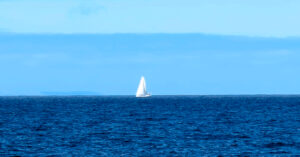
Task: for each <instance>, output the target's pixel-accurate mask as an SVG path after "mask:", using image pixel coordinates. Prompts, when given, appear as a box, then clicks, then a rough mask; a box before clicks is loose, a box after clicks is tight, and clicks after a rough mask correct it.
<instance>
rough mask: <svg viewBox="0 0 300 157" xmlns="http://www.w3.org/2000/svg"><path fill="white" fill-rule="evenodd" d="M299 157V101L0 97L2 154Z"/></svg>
mask: <svg viewBox="0 0 300 157" xmlns="http://www.w3.org/2000/svg"><path fill="white" fill-rule="evenodd" d="M13 155H17V156H30V155H32V156H47V155H49V156H68V155H74V156H203V155H207V156H218V155H220V156H228V155H241V156H257V155H260V156H276V155H279V156H290V155H295V156H296V155H300V96H156V97H155V96H154V97H151V98H140V99H137V98H134V97H126V96H123V97H0V156H13Z"/></svg>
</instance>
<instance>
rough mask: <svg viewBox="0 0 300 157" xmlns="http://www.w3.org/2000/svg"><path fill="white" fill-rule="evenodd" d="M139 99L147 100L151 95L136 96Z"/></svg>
mask: <svg viewBox="0 0 300 157" xmlns="http://www.w3.org/2000/svg"><path fill="white" fill-rule="evenodd" d="M136 97H137V98H146V97H151V95H150V94H148V95H136Z"/></svg>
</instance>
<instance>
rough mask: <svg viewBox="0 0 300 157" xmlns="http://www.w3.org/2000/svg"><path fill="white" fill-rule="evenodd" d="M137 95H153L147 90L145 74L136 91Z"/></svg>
mask: <svg viewBox="0 0 300 157" xmlns="http://www.w3.org/2000/svg"><path fill="white" fill-rule="evenodd" d="M135 96H136V97H150V96H151V95H150V94H149V93H148V92H147V90H146V81H145V78H144V76H142V77H141V80H140V84H139V87H138V89H137V91H136V95H135Z"/></svg>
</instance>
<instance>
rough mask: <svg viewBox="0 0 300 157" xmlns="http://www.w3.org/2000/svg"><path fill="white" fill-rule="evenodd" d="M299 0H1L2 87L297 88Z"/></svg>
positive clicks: (113, 90) (94, 90)
mask: <svg viewBox="0 0 300 157" xmlns="http://www.w3.org/2000/svg"><path fill="white" fill-rule="evenodd" d="M299 15H300V1H298V0H264V1H258V0H252V1H241V0H227V1H224V0H185V1H183V0H172V1H171V0H163V1H162V0H127V1H121V0H89V1H87V0H85V1H84V0H51V1H50V0H0V71H1V75H0V76H1V77H0V95H134V94H135V92H136V89H137V86H138V82H139V79H140V77H141V76H142V75H144V76H145V77H146V82H147V88H148V89H149V91H150V93H152V94H154V95H198V94H200V95H207V94H212V95H215V94H221V95H223V94H225V95H226V94H299V93H300V88H299V87H300V82H299V80H300V73H299V69H300V62H299V60H300V53H299V51H300V29H299V28H300V20H299Z"/></svg>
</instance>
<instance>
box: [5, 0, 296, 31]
mask: <svg viewBox="0 0 300 157" xmlns="http://www.w3.org/2000/svg"><path fill="white" fill-rule="evenodd" d="M299 15H300V1H299V0H251V1H245V0H226V1H224V0H0V30H2V31H4V32H17V33H207V34H222V35H224V34H225V35H245V36H268V37H270V36H271V37H273V36H276V37H286V36H299V35H300V29H299V28H300V20H299Z"/></svg>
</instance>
